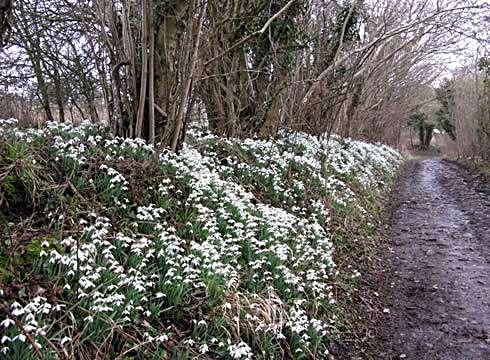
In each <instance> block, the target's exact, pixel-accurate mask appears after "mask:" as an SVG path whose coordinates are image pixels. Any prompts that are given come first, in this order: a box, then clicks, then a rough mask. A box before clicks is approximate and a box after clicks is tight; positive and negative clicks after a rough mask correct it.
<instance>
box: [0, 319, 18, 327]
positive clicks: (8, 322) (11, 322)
mask: <svg viewBox="0 0 490 360" xmlns="http://www.w3.org/2000/svg"><path fill="white" fill-rule="evenodd" d="M14 324H15V321H14V320H12V319H9V318H6V319H5V320H3V321H2V322H0V325H1V326H3V327H4V328H8V327H9V326H10V325H14Z"/></svg>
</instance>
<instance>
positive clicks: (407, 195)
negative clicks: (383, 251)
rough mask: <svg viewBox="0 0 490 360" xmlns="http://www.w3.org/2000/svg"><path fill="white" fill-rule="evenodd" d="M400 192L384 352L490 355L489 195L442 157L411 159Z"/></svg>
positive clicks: (453, 359)
mask: <svg viewBox="0 0 490 360" xmlns="http://www.w3.org/2000/svg"><path fill="white" fill-rule="evenodd" d="M396 197H397V199H396V200H397V201H398V204H397V206H396V209H395V210H394V212H393V215H392V217H391V220H390V224H389V226H390V230H389V233H390V236H391V239H392V240H391V244H390V246H389V248H388V249H389V253H388V256H387V258H389V259H391V260H390V262H389V263H387V267H386V269H387V272H386V274H387V277H386V278H387V279H388V281H387V286H386V289H385V295H386V296H387V304H386V309H385V310H384V313H385V314H384V319H383V320H384V321H383V322H384V326H383V330H382V333H383V334H382V338H383V349H384V350H383V353H381V354H380V357H379V358H381V359H400V358H402V359H403V358H404V359H414V360H423V359H427V360H428V359H430V360H436V359H444V360H460V359H465V360H466V359H482V360H486V359H490V339H489V332H490V202H489V199H488V197H487V196H486V195H484V194H483V193H480V192H478V191H477V190H475V186H474V184H473V183H472V182H471V179H470V178H469V176H468V174H467V173H466V171H465V170H463V169H461V168H459V167H458V166H457V165H455V164H452V163H449V162H445V161H441V160H438V159H427V160H420V161H416V162H414V163H413V164H411V165H409V166H408V168H407V169H406V170H405V171H404V173H403V174H402V177H401V180H400V182H399V184H398V187H397V191H396ZM387 260H388V259H387Z"/></svg>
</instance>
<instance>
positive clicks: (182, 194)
mask: <svg viewBox="0 0 490 360" xmlns="http://www.w3.org/2000/svg"><path fill="white" fill-rule="evenodd" d="M400 162H401V158H400V156H399V155H398V154H397V153H396V152H395V151H393V150H392V149H390V148H388V147H386V146H383V145H371V144H366V143H362V142H355V141H350V140H348V139H340V138H337V137H334V138H332V139H330V141H326V140H318V139H316V138H313V137H310V136H308V135H305V134H296V135H294V136H286V135H283V136H281V137H280V138H279V139H277V140H275V141H260V140H251V139H249V140H225V139H220V138H217V137H215V136H213V135H210V134H206V133H205V132H204V131H203V130H200V129H193V130H192V131H190V134H189V140H188V142H187V143H186V144H185V146H184V149H183V150H182V151H181V153H180V154H174V153H170V152H163V153H160V154H157V153H156V152H155V151H154V149H153V148H152V147H151V146H149V145H147V144H145V143H144V141H142V140H129V139H121V138H114V137H112V136H111V135H110V134H109V133H108V132H107V131H106V130H105V129H103V128H100V127H97V126H95V125H91V124H89V123H83V124H81V125H80V126H72V125H71V124H59V123H49V124H48V126H47V127H46V128H43V129H24V130H22V129H18V128H17V127H16V122H15V121H13V120H3V121H0V206H1V207H0V209H1V210H0V224H1V239H2V240H1V243H0V284H1V285H0V296H1V299H2V300H1V301H0V314H1V315H0V318H1V319H2V321H1V323H0V324H1V325H0V332H1V333H0V335H1V344H0V351H1V354H3V356H8V357H9V358H10V359H30V358H45V359H51V358H78V359H93V358H119V359H123V358H126V359H128V358H138V359H162V358H176V359H185V358H203V359H206V358H222V359H228V358H235V359H251V358H258V359H260V358H263V359H270V358H295V359H302V358H323V357H325V356H326V355H327V354H328V353H329V349H330V347H331V344H332V342H335V341H342V337H343V336H344V335H345V332H346V331H352V329H351V328H349V321H350V318H349V314H348V308H349V306H350V301H351V300H350V299H351V296H350V294H351V293H352V291H355V288H356V283H357V279H358V278H359V277H360V276H362V272H363V266H365V264H366V263H367V262H368V261H369V257H370V246H369V244H370V243H373V242H375V241H376V231H375V229H376V222H377V221H378V218H379V214H380V212H381V209H382V200H383V197H384V195H385V194H386V191H387V190H388V188H389V187H390V185H391V183H392V180H393V178H394V175H395V173H396V170H397V168H398V166H399V164H400ZM351 327H352V326H351Z"/></svg>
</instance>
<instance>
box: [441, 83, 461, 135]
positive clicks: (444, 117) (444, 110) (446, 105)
mask: <svg viewBox="0 0 490 360" xmlns="http://www.w3.org/2000/svg"><path fill="white" fill-rule="evenodd" d="M452 86H453V84H452V81H451V80H444V82H443V83H442V85H441V86H440V87H439V88H437V89H436V96H437V100H438V101H439V103H440V108H439V109H438V110H437V112H436V122H437V125H438V127H439V128H441V129H442V130H444V131H445V132H446V133H447V134H448V135H449V137H450V138H451V139H453V140H456V128H455V126H454V124H453V123H452V120H451V112H450V109H451V106H452V104H453V103H454V100H453V93H452Z"/></svg>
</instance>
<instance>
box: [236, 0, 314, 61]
mask: <svg viewBox="0 0 490 360" xmlns="http://www.w3.org/2000/svg"><path fill="white" fill-rule="evenodd" d="M287 2H288V1H287V0H257V1H253V2H252V4H251V5H250V6H249V7H247V9H246V10H245V11H244V13H243V14H242V15H241V17H240V18H239V19H236V20H235V29H236V30H235V32H234V34H233V35H232V36H230V46H231V45H233V44H234V43H236V42H237V41H239V40H240V39H242V38H243V37H245V36H247V35H250V34H252V33H254V32H256V31H258V30H260V29H261V28H262V27H263V26H264V24H265V23H266V22H267V21H268V20H269V19H270V18H271V17H272V16H273V15H274V14H275V13H277V12H278V11H279V10H281V9H282V8H283V7H284V6H285V5H286V3H287ZM305 11H306V2H305V1H303V0H301V1H296V2H294V3H293V4H292V5H291V6H290V7H289V8H288V9H287V10H286V11H285V12H284V13H283V14H282V15H281V16H280V17H279V18H277V19H275V20H274V21H273V22H272V23H271V25H270V27H269V29H268V31H266V32H265V33H264V34H261V35H259V36H257V37H255V38H253V39H251V40H250V41H249V42H247V44H246V45H245V46H246V51H247V52H248V53H249V54H250V55H251V58H252V61H253V67H254V68H255V69H261V68H267V67H268V65H269V64H270V63H271V61H272V55H273V54H274V51H273V47H276V49H275V51H277V47H279V48H281V50H282V51H281V56H280V59H279V60H280V66H281V67H283V68H285V69H290V68H292V65H293V64H294V59H295V55H294V52H295V51H297V50H300V49H302V48H303V47H304V46H305V44H306V42H307V41H308V36H307V34H305V33H304V32H303V31H302V30H301V28H300V27H299V26H298V23H297V22H296V18H297V17H299V16H301V15H303V14H304V12H305ZM244 18H245V19H250V20H248V21H243V19H244Z"/></svg>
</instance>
